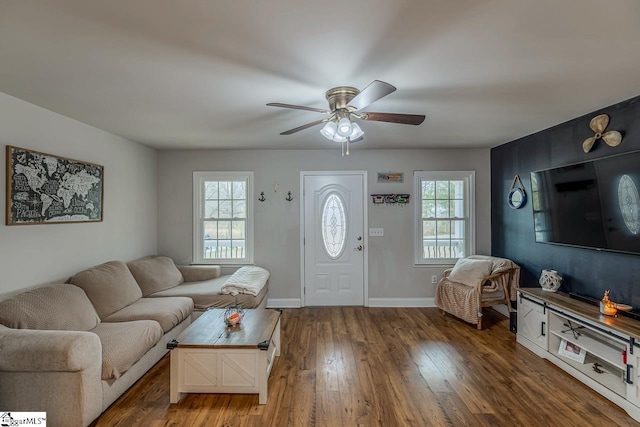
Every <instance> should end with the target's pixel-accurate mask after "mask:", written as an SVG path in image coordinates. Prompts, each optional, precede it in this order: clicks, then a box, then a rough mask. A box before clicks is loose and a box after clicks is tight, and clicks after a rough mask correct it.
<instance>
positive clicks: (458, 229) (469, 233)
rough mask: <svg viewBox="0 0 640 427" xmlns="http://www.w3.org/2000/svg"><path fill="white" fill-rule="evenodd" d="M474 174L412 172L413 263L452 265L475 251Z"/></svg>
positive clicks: (465, 172)
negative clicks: (414, 217) (414, 236)
mask: <svg viewBox="0 0 640 427" xmlns="http://www.w3.org/2000/svg"><path fill="white" fill-rule="evenodd" d="M474 178H475V172H473V171H471V172H469V171H464V172H424V171H416V172H414V186H415V191H414V194H415V195H416V203H415V209H416V211H415V212H416V238H415V240H416V242H415V262H416V264H454V263H455V262H456V260H457V259H458V258H463V257H466V256H469V255H471V254H473V253H474V252H475V241H474V237H475V231H474V225H475V218H474V214H475V207H474V195H475V184H474Z"/></svg>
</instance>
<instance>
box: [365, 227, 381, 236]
mask: <svg viewBox="0 0 640 427" xmlns="http://www.w3.org/2000/svg"><path fill="white" fill-rule="evenodd" d="M369 236H371V237H380V236H384V228H370V229H369Z"/></svg>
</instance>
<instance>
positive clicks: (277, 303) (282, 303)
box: [267, 298, 302, 308]
mask: <svg viewBox="0 0 640 427" xmlns="http://www.w3.org/2000/svg"><path fill="white" fill-rule="evenodd" d="M300 307H302V303H301V301H300V298H267V308H300Z"/></svg>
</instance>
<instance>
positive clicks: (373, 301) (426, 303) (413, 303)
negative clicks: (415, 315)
mask: <svg viewBox="0 0 640 427" xmlns="http://www.w3.org/2000/svg"><path fill="white" fill-rule="evenodd" d="M435 306H436V303H435V301H434V299H433V298H369V307H435Z"/></svg>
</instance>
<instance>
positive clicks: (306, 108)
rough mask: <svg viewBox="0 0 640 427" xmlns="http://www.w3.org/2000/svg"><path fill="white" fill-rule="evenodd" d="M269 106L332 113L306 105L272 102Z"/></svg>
mask: <svg viewBox="0 0 640 427" xmlns="http://www.w3.org/2000/svg"><path fill="white" fill-rule="evenodd" d="M267 105H268V106H269V107H281V108H293V109H294V110H307V111H315V112H316V113H322V114H331V111H329V110H323V109H322V108H313V107H305V106H304V105H292V104H282V103H280V102H270V103H268V104H267Z"/></svg>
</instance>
